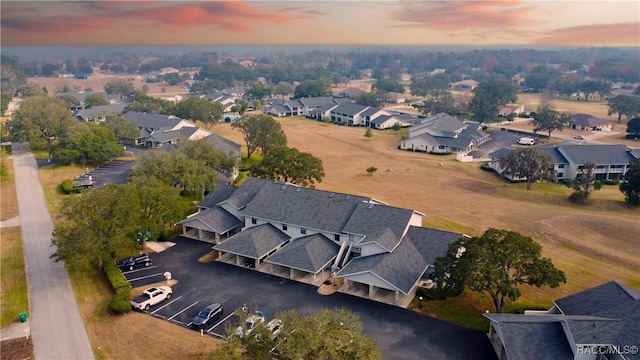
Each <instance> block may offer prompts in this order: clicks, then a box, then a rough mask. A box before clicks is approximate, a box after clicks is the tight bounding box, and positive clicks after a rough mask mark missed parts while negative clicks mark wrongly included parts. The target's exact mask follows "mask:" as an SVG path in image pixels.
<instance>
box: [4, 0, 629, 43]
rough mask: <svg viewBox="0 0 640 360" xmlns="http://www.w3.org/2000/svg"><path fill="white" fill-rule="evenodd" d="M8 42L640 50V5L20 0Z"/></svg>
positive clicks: (7, 24)
mask: <svg viewBox="0 0 640 360" xmlns="http://www.w3.org/2000/svg"><path fill="white" fill-rule="evenodd" d="M0 10H1V34H2V35H1V36H2V38H1V40H2V46H40V45H47V46H50V45H65V46H69V45H88V46H100V45H105V46H106V45H216V44H232V45H233V44H291V45H294V44H338V45H340V44H344V45H387V44H398V45H475V46H483V45H518V46H521V45H525V46H633V47H640V1H638V0H607V1H604V0H601V1H577V0H556V1H540V0H534V1H520V0H502V1H500V0H490V1H473V0H472V1H453V0H447V1H392V0H382V1H380V0H378V1H372V0H367V1H312V0H305V1H239V0H228V1H175V2H170V1H152V0H149V1H11V0H2V2H0Z"/></svg>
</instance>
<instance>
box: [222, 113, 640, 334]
mask: <svg viewBox="0 0 640 360" xmlns="http://www.w3.org/2000/svg"><path fill="white" fill-rule="evenodd" d="M583 104H585V103H583V102H581V104H580V105H583ZM586 105H587V106H589V107H598V106H601V105H599V104H598V103H595V102H589V103H586ZM604 111H605V113H606V109H605V110H604ZM583 112H589V111H588V110H585V111H583ZM278 121H279V122H280V123H281V124H282V127H283V129H284V131H285V133H286V135H287V139H288V143H289V146H291V147H295V148H298V149H299V150H300V151H306V152H310V153H312V154H313V155H314V156H316V157H318V158H320V159H321V160H322V161H323V165H324V169H325V173H326V176H325V178H324V179H323V181H322V182H321V183H319V184H316V187H317V188H319V189H323V190H330V191H336V192H344V193H350V194H356V195H364V196H371V197H374V198H376V199H379V200H382V201H385V202H387V203H389V204H390V205H392V206H399V207H405V208H411V209H416V210H418V211H420V212H422V213H424V214H425V216H424V220H423V225H424V226H428V227H433V228H437V229H442V230H448V231H455V232H462V233H466V234H468V235H472V236H475V235H480V234H481V233H482V232H484V231H485V230H486V229H487V228H489V227H494V228H499V229H508V230H514V231H519V232H521V233H522V234H524V235H527V236H530V237H532V238H533V239H534V240H535V241H537V242H538V243H540V244H541V245H542V247H543V256H545V257H549V258H551V259H552V260H553V262H554V264H555V265H556V266H557V267H559V268H560V269H561V270H563V271H565V273H566V275H567V279H568V282H567V284H565V285H563V286H561V287H559V288H557V289H549V288H541V289H538V288H529V287H522V288H521V291H522V297H521V298H520V299H519V300H518V301H517V302H515V303H511V302H509V303H508V305H507V308H506V311H510V310H513V309H516V308H521V307H523V306H528V307H550V306H551V304H552V301H553V300H555V299H558V298H561V297H564V296H567V295H570V294H573V293H575V292H578V291H581V290H585V289H587V288H590V287H593V286H596V285H599V284H602V283H605V282H607V281H611V280H617V281H619V282H621V283H624V284H627V285H629V286H634V287H636V288H638V287H640V274H638V272H637V269H638V268H640V256H638V254H639V253H640V244H638V242H637V240H636V239H637V236H638V234H639V233H640V222H639V221H638V219H640V209H631V208H627V207H626V206H625V203H624V197H623V195H622V193H620V191H619V190H618V187H617V186H615V185H608V186H603V188H602V190H600V191H595V192H594V193H593V194H592V196H591V199H590V202H589V203H588V204H587V205H582V206H580V205H575V204H573V203H571V202H570V201H569V200H568V196H569V194H570V193H571V190H570V189H568V188H567V187H566V186H565V185H563V184H560V183H537V184H533V186H532V189H531V190H530V191H527V190H526V184H523V183H518V184H511V183H507V182H505V181H504V180H503V179H501V178H499V177H498V176H496V175H495V174H493V173H490V172H486V171H482V170H480V169H479V166H480V164H475V163H473V164H463V163H459V162H457V161H456V160H455V157H454V156H452V155H448V156H434V155H428V154H424V153H414V152H410V151H400V150H398V149H397V145H398V143H399V141H400V139H401V136H402V135H401V134H395V133H394V132H393V131H373V136H372V137H371V138H368V139H367V138H365V137H364V132H365V129H364V128H361V127H348V126H338V125H333V124H325V123H322V122H317V121H313V120H309V119H305V118H301V117H288V118H278ZM213 131H214V132H216V133H217V134H219V135H221V136H224V137H226V138H229V139H231V140H233V141H235V142H237V143H238V144H244V141H243V139H242V136H241V134H240V133H239V132H237V131H233V130H232V129H231V128H230V126H228V125H227V124H221V125H216V126H215V127H214V128H213ZM243 147H244V145H243ZM245 151H246V150H245ZM369 166H375V167H377V168H378V169H379V170H378V171H377V172H376V173H375V174H374V175H373V176H371V175H369V174H368V173H367V172H366V169H367V168H368V167H369ZM416 301H417V300H414V303H413V304H412V308H414V309H416V308H417V303H416ZM487 309H488V310H490V311H495V310H494V309H493V305H492V302H491V299H490V298H489V297H488V296H484V297H481V296H479V295H477V294H474V293H470V292H469V291H466V292H465V293H464V294H463V295H462V296H460V297H458V298H454V299H451V300H449V301H435V302H427V301H423V303H422V308H420V309H419V310H420V311H423V312H425V313H427V314H430V315H432V316H436V317H439V318H443V319H446V320H448V321H451V322H454V323H458V324H462V325H465V326H469V327H471V328H475V329H478V330H483V331H486V330H487V328H488V327H487V326H486V324H487V323H486V321H485V320H484V318H483V317H482V313H483V312H484V311H485V310H487Z"/></svg>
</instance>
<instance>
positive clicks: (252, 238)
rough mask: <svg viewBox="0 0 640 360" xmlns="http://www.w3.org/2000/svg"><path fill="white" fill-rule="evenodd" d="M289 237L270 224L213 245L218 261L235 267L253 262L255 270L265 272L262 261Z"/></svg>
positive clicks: (250, 229) (242, 232)
mask: <svg viewBox="0 0 640 360" xmlns="http://www.w3.org/2000/svg"><path fill="white" fill-rule="evenodd" d="M290 239H291V238H290V237H289V236H288V235H287V234H285V233H283V232H282V231H280V230H279V229H277V228H276V227H275V226H273V225H271V224H263V225H258V226H253V227H251V228H249V229H246V230H244V231H241V232H239V233H237V234H235V235H233V236H231V237H230V238H228V239H227V240H225V241H222V242H221V243H219V244H217V245H215V246H214V247H213V249H214V250H217V251H218V259H217V260H218V261H223V262H226V263H229V264H233V265H236V266H244V265H246V264H247V261H250V262H253V265H254V266H253V267H255V269H256V270H259V271H263V272H268V271H265V266H266V264H265V263H264V262H263V260H264V259H265V258H266V257H268V256H269V255H271V254H273V253H275V252H276V251H278V249H280V248H281V247H282V246H284V245H286V244H287V243H288V242H289V241H290Z"/></svg>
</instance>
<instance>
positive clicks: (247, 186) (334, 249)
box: [178, 177, 463, 307]
mask: <svg viewBox="0 0 640 360" xmlns="http://www.w3.org/2000/svg"><path fill="white" fill-rule="evenodd" d="M423 217H424V214H422V213H420V212H418V211H415V210H411V209H404V208H398V207H394V206H390V205H388V204H386V203H384V202H382V201H379V200H376V199H374V198H370V197H366V196H358V195H350V194H342V193H337V192H332V191H325V190H318V189H310V188H303V187H299V186H296V185H292V184H288V183H282V182H278V181H274V180H266V179H257V178H253V177H249V178H247V179H246V181H245V182H244V183H243V184H242V185H240V186H239V187H236V186H233V185H220V186H218V187H217V188H216V190H215V191H214V192H212V193H210V194H208V195H207V196H206V197H205V198H204V199H203V201H202V202H201V203H200V208H199V211H198V212H196V213H194V214H192V215H190V216H188V217H187V218H186V219H184V220H182V221H180V222H179V223H178V224H180V225H182V229H183V230H182V235H183V236H185V237H188V238H193V239H196V240H200V241H207V242H211V243H212V244H213V249H214V250H216V251H217V252H218V257H217V261H221V262H226V263H229V264H233V265H236V266H243V267H247V268H250V269H253V270H255V271H260V272H264V273H268V274H272V275H276V276H280V277H284V278H287V279H291V280H295V281H300V282H305V283H309V284H314V285H320V284H322V282H323V281H325V280H327V279H328V278H329V277H330V276H333V277H334V278H336V279H338V281H344V285H343V286H342V287H341V290H340V291H342V292H345V293H348V294H352V295H356V296H360V297H364V298H368V299H372V300H376V301H381V302H385V303H389V304H394V305H398V306H404V307H406V306H407V305H408V304H409V302H410V301H411V299H412V298H413V296H414V295H415V291H416V289H417V288H418V286H419V285H420V284H421V282H422V281H426V279H427V278H428V277H429V276H430V274H431V273H432V271H433V266H434V264H435V259H436V258H438V257H441V256H444V255H445V254H446V253H447V251H448V247H449V244H451V243H452V242H454V241H455V240H457V239H459V238H460V237H462V236H463V234H459V233H453V232H447V231H441V230H435V229H429V228H424V227H422V226H421V224H422V222H423Z"/></svg>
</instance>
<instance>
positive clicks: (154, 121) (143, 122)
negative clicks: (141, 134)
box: [124, 111, 182, 129]
mask: <svg viewBox="0 0 640 360" xmlns="http://www.w3.org/2000/svg"><path fill="white" fill-rule="evenodd" d="M124 116H126V117H127V119H129V121H131V122H132V123H134V124H136V125H137V126H138V127H139V128H148V129H170V128H172V127H174V126H176V125H177V124H178V123H179V122H180V121H182V119H180V118H179V117H177V116H173V115H162V114H148V113H141V112H134V111H127V112H126V113H125V114H124Z"/></svg>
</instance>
